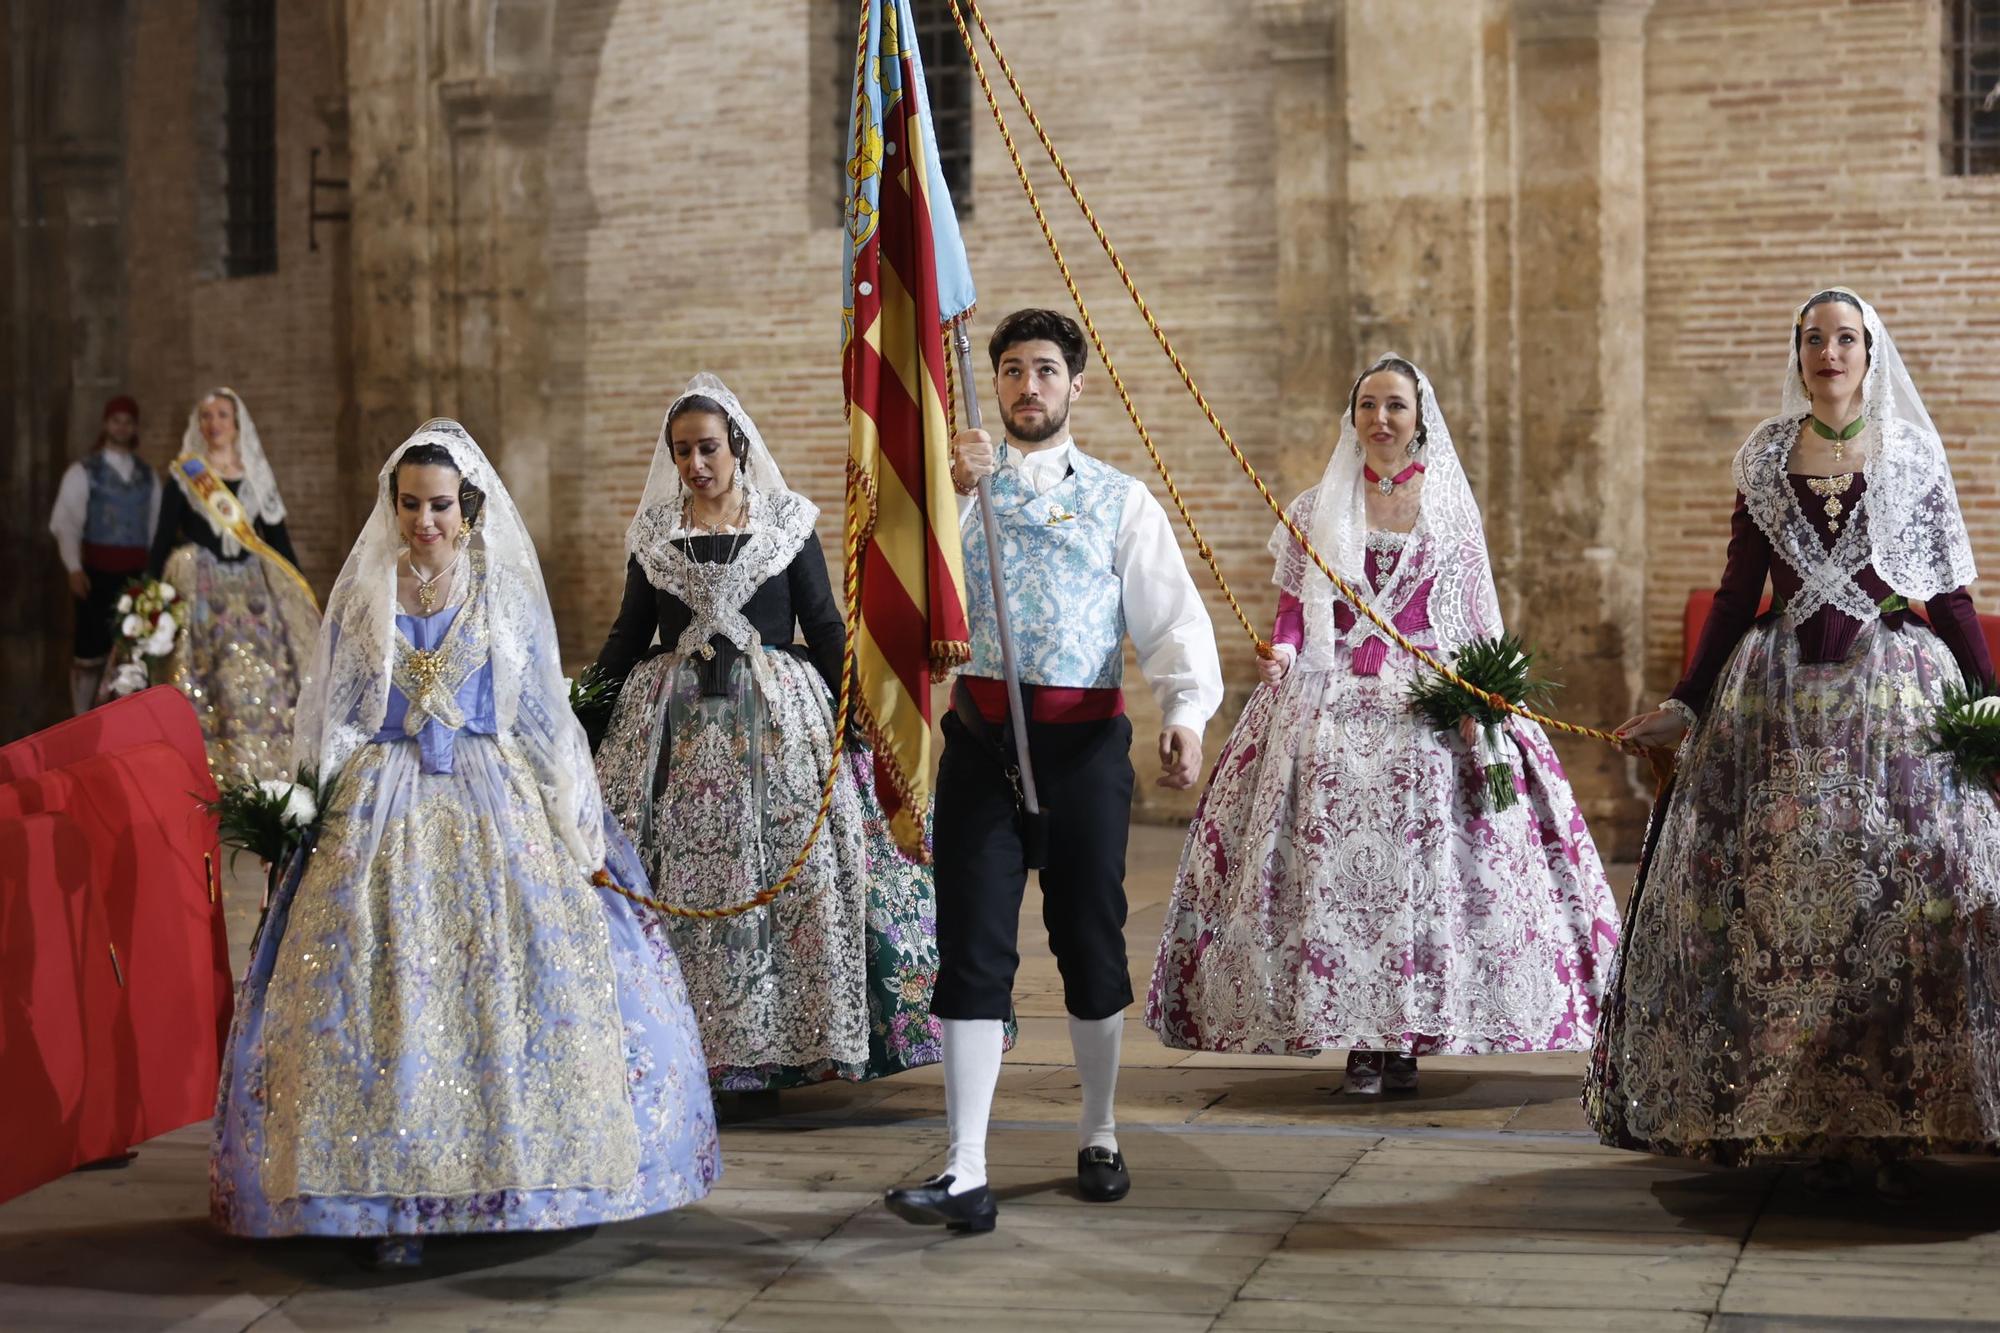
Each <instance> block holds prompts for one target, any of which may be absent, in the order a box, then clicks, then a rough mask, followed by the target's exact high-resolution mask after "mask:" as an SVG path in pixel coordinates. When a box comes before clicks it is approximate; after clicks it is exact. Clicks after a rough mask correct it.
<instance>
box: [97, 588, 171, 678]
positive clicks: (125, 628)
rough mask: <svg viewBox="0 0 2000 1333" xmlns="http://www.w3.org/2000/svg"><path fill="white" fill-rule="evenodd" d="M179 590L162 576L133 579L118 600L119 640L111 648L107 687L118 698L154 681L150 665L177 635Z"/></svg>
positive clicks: (159, 657) (169, 647) (168, 649)
mask: <svg viewBox="0 0 2000 1333" xmlns="http://www.w3.org/2000/svg"><path fill="white" fill-rule="evenodd" d="M179 610H180V593H178V592H177V591H175V589H174V585H173V584H171V583H168V582H166V581H165V580H162V579H133V580H132V581H131V582H130V583H128V584H126V585H125V593H124V595H123V596H121V597H120V598H119V599H118V616H119V620H118V640H117V642H116V643H115V644H113V645H112V649H111V661H112V664H113V665H112V669H111V677H110V679H109V680H108V681H107V682H106V689H107V690H108V691H109V692H110V693H111V694H113V695H116V696H117V697H119V698H121V699H122V698H124V697H125V696H126V695H128V694H132V693H134V692H135V691H138V690H143V689H145V688H146V687H147V686H148V685H150V684H152V683H153V669H152V666H151V664H152V663H153V662H156V661H158V660H160V659H161V658H163V657H166V656H167V655H168V654H170V653H172V652H173V650H174V641H175V640H176V639H177V638H178V637H179V636H180V630H181V617H180V615H179V614H177V612H179Z"/></svg>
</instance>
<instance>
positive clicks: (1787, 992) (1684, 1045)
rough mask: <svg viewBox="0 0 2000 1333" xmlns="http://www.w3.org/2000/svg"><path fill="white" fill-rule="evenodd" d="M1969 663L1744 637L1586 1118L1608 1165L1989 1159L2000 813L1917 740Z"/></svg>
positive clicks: (1869, 642)
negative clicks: (1818, 656) (1817, 656)
mask: <svg viewBox="0 0 2000 1333" xmlns="http://www.w3.org/2000/svg"><path fill="white" fill-rule="evenodd" d="M1959 680H1960V675H1959V670H1958V667H1957V664H1956V663H1955V662H1954V661H1953V660H1952V658H1951V655H1950V654H1949V653H1948V652H1946V651H1945V648H1944V646H1943V644H1942V643H1941V642H1940V641H1939V640H1938V638H1937V637H1936V636H1935V635H1934V634H1932V633H1931V631H1930V630H1929V629H1928V628H1926V627H1924V626H1922V625H1919V624H1916V623H1909V624H1906V625H1905V626H1903V627H1901V628H1891V627H1889V626H1885V625H1882V624H1880V623H1877V624H1874V625H1870V626H1867V627H1865V628H1864V629H1863V630H1862V632H1861V637H1860V638H1859V639H1858V640H1856V642H1855V645H1854V648H1853V650H1852V652H1851V653H1850V654H1849V656H1848V658H1847V659H1846V660H1845V661H1841V662H1828V663H1803V662H1801V661H1800V660H1799V651H1798V642H1797V636H1796V635H1795V634H1794V633H1793V631H1792V630H1791V629H1790V628H1789V627H1788V626H1786V625H1785V624H1784V623H1783V622H1782V621H1781V620H1780V619H1779V618H1777V617H1766V618H1765V619H1763V620H1761V621H1759V622H1758V623H1757V624H1756V625H1755V626H1753V627H1752V629H1751V630H1750V632H1749V634H1748V635H1746V636H1745V638H1744V640H1743V642H1742V643H1741V644H1739V645H1738V646H1737V649H1736V652H1735V654H1734V655H1733V656H1732V657H1731V658H1730V659H1729V663H1728V665H1727V666H1726V667H1725V668H1724V670H1723V673H1722V677H1721V679H1720V680H1719V681H1718V682H1717V683H1716V686H1715V691H1714V693H1713V695H1712V697H1711V702H1710V704H1709V708H1708V712H1707V715H1706V716H1705V717H1704V718H1703V719H1702V721H1701V723H1700V725H1699V726H1697V727H1696V728H1695V730H1694V732H1693V734H1692V735H1691V736H1690V738H1689V740H1688V742H1687V745H1686V747H1685V749H1684V750H1683V751H1682V756H1681V762H1680V767H1679V772H1678V775H1677V776H1676V779H1675V783H1674V789H1673V791H1672V792H1671V794H1670V795H1669V796H1668V797H1667V798H1666V799H1665V800H1664V801H1663V802H1662V804H1661V805H1660V806H1659V808H1657V809H1656V810H1655V812H1654V827H1653V828H1652V830H1651V831H1650V835H1649V840H1648V841H1649V850H1648V857H1647V860H1646V862H1645V863H1644V865H1643V866H1642V868H1641V875H1640V882H1639V884H1638V885H1637V886H1636V887H1635V889H1634V891H1633V899H1632V902H1631V904H1630V905H1629V907H1628V909H1627V924H1626V929H1625V941H1626V943H1625V948H1624V951H1623V954H1622V956H1621V957H1620V959H1619V961H1618V964H1617V966H1616V967H1615V969H1614V980H1613V983H1612V987H1611V989H1610V991H1609V992H1608V993H1607V997H1606V1011H1605V1021H1604V1024H1603V1026H1602V1027H1601V1029H1600V1030H1599V1032H1598V1037H1597V1045H1596V1049H1595V1051H1594V1053H1593V1056H1592V1061H1591V1071H1590V1078H1589V1082H1588V1085H1587V1087H1586V1091H1585V1095H1584V1102H1585V1106H1586V1109H1587V1110H1588V1112H1589V1114H1590V1118H1591V1122H1592V1124H1593V1125H1594V1126H1595V1128H1596V1129H1597V1131H1598V1133H1599V1134H1600V1135H1601V1136H1602V1137H1603V1139H1604V1141H1605V1142H1606V1143H1610V1144H1613V1145H1616V1146H1620V1147H1628V1148H1640V1149H1644V1150H1647V1151H1651V1152H1659V1153H1668V1154H1673V1155H1676V1156H1684V1157H1696V1158H1704V1159H1707V1160H1710V1161H1716V1162H1723V1163H1744V1162H1750V1161H1754V1160H1757V1159H1759V1158H1767V1157H1793V1156H1804V1155H1826V1156H1837V1157H1846V1158H1852V1159H1855V1160H1859V1161H1883V1160H1889V1159H1893V1158H1896V1157H1900V1156H1907V1155H1914V1154H1921V1153H1927V1152H1940V1151H1958V1150H1969V1149H1983V1148H1986V1147H1987V1146H1989V1145H1991V1144H1992V1143H1993V1141H1994V1139H1995V1125H1996V1120H1995V1098H1994V1093H1993V1089H1994V1086H1995V1084H1994V1070H1993V1069H1992V1068H1991V1065H1992V1062H1993V1061H1994V1059H1995V1056H1996V1052H2000V1046H1996V1037H2000V1032H1996V1029H1995V1023H1994V1008H1995V1006H1994V1005H1993V1003H1992V997H1993V994H1994V980H1995V968H1996V959H2000V948H1996V939H1995V934H1994V928H1995V914H1994V911H1993V908H1992V906H1991V899H1992V896H1993V894H1994V893H1995V891H1996V889H2000V807H1996V805H1995V802H1994V799H1993V796H1992V794H1991V793H1990V792H1987V791H1983V790H1969V789H1966V788H1965V787H1964V786H1962V784H1961V782H1960V780H1959V778H1958V775H1957V773H1956V771H1955V770H1954V769H1953V768H1952V766H1951V764H1950V763H1949V761H1947V760H1946V759H1945V758H1944V757H1942V756H1940V755H1937V754H1935V753H1932V752H1931V749H1930V746H1929V744H1928V742H1927V741H1926V740H1925V735H1924V733H1925V729H1926V727H1927V726H1928V725H1929V722H1930V718H1931V714H1932V710H1933V709H1934V708H1935V707H1936V705H1937V704H1938V703H1939V701H1940V700H1941V698H1942V695H1943V691H1944V687H1945V686H1946V685H1947V684H1954V683H1957V682H1958V681H1959Z"/></svg>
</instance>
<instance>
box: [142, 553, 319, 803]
mask: <svg viewBox="0 0 2000 1333" xmlns="http://www.w3.org/2000/svg"><path fill="white" fill-rule="evenodd" d="M162 577H163V578H164V579H165V580H166V581H167V582H168V583H171V584H172V585H173V586H174V591H176V592H177V593H179V594H180V596H181V598H182V600H181V601H180V602H178V603H176V604H175V611H176V614H177V615H179V614H184V615H185V616H186V617H187V618H186V621H185V623H184V625H183V627H182V630H181V634H180V637H179V639H178V640H177V641H176V643H175V645H174V651H173V654H172V655H171V656H170V657H169V658H168V659H167V661H166V664H165V670H164V672H156V674H155V677H154V679H155V680H160V681H169V682H171V683H172V684H173V685H174V686H175V687H176V688H178V689H179V690H180V691H181V693H183V694H185V695H187V697H188V701H189V702H190V703H192V704H193V705H194V711H195V715H196V716H197V717H198V718H200V719H201V734H202V737H203V739H204V740H206V741H207V742H208V766H209V769H210V771H212V772H213V773H215V774H216V776H217V777H218V778H219V779H222V780H233V779H235V778H236V777H238V776H240V775H241V773H242V772H243V770H244V769H245V768H248V769H249V771H250V776H251V777H252V778H254V779H257V780H259V781H263V780H265V779H270V778H290V777H291V776H292V768H291V749H292V710H293V709H294V708H295V707H296V706H297V704H298V701H299V693H300V691H301V690H303V689H304V687H305V683H306V677H307V675H308V673H309V672H310V671H311V669H312V654H313V645H314V642H315V641H316V639H317V638H318V635H319V613H318V612H317V611H315V610H314V609H313V606H312V602H311V601H310V600H309V599H308V598H307V597H306V595H305V593H304V592H302V591H301V590H300V588H299V586H298V585H297V584H296V583H294V582H293V581H292V580H291V579H290V578H288V577H286V576H285V575H283V574H278V573H274V572H273V571H272V570H271V568H270V566H269V565H267V564H266V563H265V562H264V560H263V559H262V558H261V557H258V556H254V555H253V556H251V557H250V558H249V559H247V560H238V561H228V560H221V559H218V558H217V557H216V555H215V554H214V552H212V551H209V550H208V549H206V548H205V547H201V546H197V545H194V544H193V543H189V544H188V545H186V546H183V547H181V548H180V549H178V550H176V551H175V552H174V553H173V554H172V555H171V556H169V557H167V564H166V568H165V569H164V570H163V571H162Z"/></svg>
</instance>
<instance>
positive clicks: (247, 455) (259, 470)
mask: <svg viewBox="0 0 2000 1333" xmlns="http://www.w3.org/2000/svg"><path fill="white" fill-rule="evenodd" d="M211 398H227V399H228V400H229V401H230V402H231V403H233V404H235V406H236V454H237V457H238V459H240V460H241V462H242V464H243V479H242V480H241V481H238V482H234V483H232V488H233V489H234V490H235V492H236V501H237V503H238V504H240V505H242V506H243V512H244V513H246V514H248V515H249V516H250V518H251V519H252V520H253V521H255V520H259V519H261V520H262V521H263V522H264V523H265V524H266V525H267V526H269V525H273V524H278V523H283V522H284V521H285V501H284V497H282V496H281V495H279V494H278V479H277V477H276V476H275V475H273V473H272V472H271V462H270V460H269V459H268V458H266V457H265V456H264V441H263V438H262V437H261V436H259V435H258V434H257V423H256V422H254V421H252V420H251V419H250V409H249V408H248V407H246V406H244V403H243V397H242V395H241V394H239V393H237V392H236V390H234V389H227V388H224V389H214V390H211V391H209V392H208V393H205V394H203V395H202V396H201V397H200V398H197V399H196V400H195V404H194V407H193V408H192V409H190V410H189V412H188V420H187V428H186V429H185V430H183V431H182V432H181V454H182V456H183V457H189V458H199V459H201V460H202V461H203V462H204V463H205V462H207V461H208V441H207V440H206V439H204V438H203V436H202V433H201V405H202V404H203V403H205V402H207V401H208V400H209V399H211ZM167 471H168V475H170V476H172V477H173V479H174V484H175V485H177V486H179V487H180V488H181V493H182V494H183V495H185V496H187V499H188V508H190V509H192V510H193V511H194V512H195V513H196V514H198V515H200V516H201V519H202V521H203V522H204V523H206V524H208V526H209V527H210V528H211V529H212V530H213V531H214V532H215V535H216V537H218V538H219V539H220V540H221V542H222V554H223V556H224V557H225V558H228V559H234V558H236V557H237V556H239V555H241V554H243V544H242V543H241V542H239V541H237V540H236V534H235V533H233V532H231V531H230V530H229V529H227V528H225V527H223V526H222V525H221V524H219V523H217V522H216V521H215V518H214V516H213V515H211V514H210V513H209V512H208V506H207V505H205V504H203V503H202V502H201V500H200V499H198V498H197V497H196V496H195V494H194V492H193V491H192V490H191V489H190V488H189V486H188V480H187V478H186V477H185V476H183V475H182V473H181V470H180V469H179V468H177V467H176V468H169V469H168V470H167ZM218 480H219V478H218Z"/></svg>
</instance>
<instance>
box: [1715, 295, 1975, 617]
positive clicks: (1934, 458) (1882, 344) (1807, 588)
mask: <svg viewBox="0 0 2000 1333" xmlns="http://www.w3.org/2000/svg"><path fill="white" fill-rule="evenodd" d="M1838 290H1845V289H1838ZM1850 294H1851V293H1850ZM1855 300H1856V301H1858V302H1860V305H1861V314H1862V322H1863V325H1864V327H1866V329H1867V330H1868V335H1869V338H1870V340H1871V342H1872V343H1873V346H1872V347H1871V348H1870V350H1869V354H1868V372H1867V374H1866V376H1865V377H1864V378H1863V380H1862V411H1863V413H1865V414H1866V416H1867V419H1868V424H1867V426H1866V427H1865V428H1863V430H1862V431H1861V433H1860V434H1859V435H1857V436H1856V437H1855V444H1856V446H1857V449H1858V452H1859V453H1860V455H1861V457H1862V458H1863V459H1864V462H1863V465H1862V467H1861V469H1860V470H1861V473H1862V475H1863V476H1864V477H1865V478H1867V488H1866V490H1865V491H1864V492H1863V494H1862V496H1861V500H1860V503H1859V504H1858V506H1857V507H1856V509H1855V511H1854V516H1853V517H1852V518H1851V519H1850V520H1849V521H1848V523H1847V525H1846V527H1844V528H1843V529H1842V530H1841V533H1840V535H1839V537H1838V538H1836V539H1835V541H1834V544H1833V548H1832V549H1831V550H1828V549H1827V546H1826V543H1825V542H1823V541H1822V540H1821V539H1820V536H1819V533H1818V532H1817V531H1816V530H1815V529H1814V527H1813V524H1812V521H1811V520H1810V519H1809V518H1807V516H1806V514H1805V511H1804V510H1803V509H1802V508H1801V507H1800V505H1799V502H1798V496H1797V493H1796V492H1795V491H1794V490H1793V489H1792V486H1791V483H1790V482H1789V480H1788V479H1787V475H1786V474H1787V472H1788V471H1789V466H1788V462H1789V459H1790V458H1791V453H1792V445H1793V442H1794V441H1795V440H1796V439H1797V438H1798V432H1799V427H1800V425H1801V424H1803V422H1804V421H1805V418H1806V416H1807V414H1808V413H1810V412H1811V410H1812V405H1811V402H1810V399H1809V398H1808V396H1807V393H1806V388H1805V381H1804V379H1803V378H1802V377H1801V374H1800V366H1799V351H1798V345H1797V339H1796V338H1794V339H1793V345H1792V348H1791V351H1790V353H1789V356H1788V364H1787V366H1786V371H1785V383H1784V391H1783V393H1782V395H1781V399H1780V407H1779V411H1778V415H1776V416H1774V417H1768V418H1766V419H1765V420H1764V421H1763V422H1762V423H1760V424H1759V425H1758V427H1757V429H1755V430H1754V431H1752V432H1751V433H1750V438H1749V439H1747V440H1745V441H1744V442H1743V447H1742V448H1741V449H1739V450H1738V451H1737V453H1736V461H1735V464H1734V466H1733V468H1732V472H1733V474H1734V476H1735V481H1736V489H1737V490H1738V491H1739V492H1741V493H1742V495H1743V498H1744V505H1745V507H1746V508H1747V509H1748V510H1749V512H1750V517H1751V518H1752V519H1753V520H1754V521H1755V522H1756V524H1757V527H1758V529H1759V530H1760V531H1762V532H1763V534H1764V536H1765V539H1766V540H1768V541H1769V542H1770V543H1771V549H1772V550H1773V551H1775V552H1776V553H1777V554H1778V556H1779V558H1781V559H1782V560H1784V561H1785V563H1786V564H1788V565H1790V566H1791V567H1792V569H1793V570H1794V571H1795V572H1796V573H1797V574H1798V575H1799V577H1800V578H1801V579H1802V580H1803V581H1804V582H1803V585H1802V586H1801V587H1800V589H1799V591H1798V595H1797V596H1795V597H1793V598H1792V599H1791V600H1790V601H1789V602H1788V603H1787V604H1786V606H1785V619H1786V620H1787V622H1788V623H1790V624H1792V625H1798V624H1800V623H1802V622H1803V621H1805V620H1807V619H1809V618H1811V617H1812V615H1813V614H1814V613H1816V612H1817V611H1818V610H1819V609H1820V608H1821V607H1824V606H1832V607H1834V608H1836V609H1837V610H1839V611H1841V612H1842V613H1844V614H1846V615H1848V616H1851V617H1853V618H1854V619H1856V620H1860V621H1864V622H1865V621H1869V620H1873V619H1875V618H1876V616H1877V615H1878V614H1879V611H1878V609H1877V607H1876V605H1875V599H1874V598H1872V597H1870V596H1869V595H1868V594H1867V592H1865V591H1864V590H1863V589H1862V587H1861V585H1860V584H1859V582H1857V579H1856V576H1857V575H1859V574H1860V573H1861V571H1862V570H1864V569H1866V568H1868V567H1869V566H1870V565H1873V566H1874V568H1875V572H1876V573H1877V574H1878V575H1880V576H1881V579H1882V581H1883V582H1884V583H1887V584H1888V585H1889V587H1890V588H1891V589H1893V590H1894V591H1895V592H1897V593H1898V594H1900V595H1902V596H1904V597H1907V598H1909V599H1910V600H1911V601H1923V600H1924V599H1926V598H1930V597H1935V596H1937V595H1938V594H1940V593H1946V592H1950V591H1951V590H1952V589H1954V588H1960V587H1963V586H1965V585H1966V584H1968V583H1970V582H1972V580H1973V579H1974V578H1975V577H1976V576H1977V573H1978V571H1977V569H1976V568H1975V567H1974V565H1973V560H1972V541H1971V538H1970V537H1969V536H1968V535H1967V534H1966V530H1965V518H1964V516H1963V515H1962V514H1961V513H1960V512H1959V508H1958V492H1957V490H1956V488H1954V487H1953V485H1952V481H1951V467H1950V465H1949V464H1948V463H1947V462H1946V461H1945V455H1944V445H1943V443H1942V442H1941V441H1940V440H1939V439H1938V433H1937V428H1936V427H1935V426H1933V425H1932V424H1931V418H1930V414H1929V413H1928V412H1926V411H1925V410H1924V403H1923V399H1922V398H1921V397H1919V396H1918V394H1917V388H1916V385H1915V384H1914V383H1912V382H1911V380H1910V375H1909V371H1908V370H1907V369H1905V368H1904V365H1903V359H1902V357H1901V356H1899V355H1898V354H1897V352H1896V344H1895V342H1894V340H1892V339H1891V338H1890V337H1889V331H1888V330H1887V329H1886V328H1884V327H1883V325H1882V320H1881V317H1880V316H1879V315H1877V314H1876V313H1875V308H1874V307H1873V306H1871V305H1869V304H1868V303H1867V302H1866V301H1862V300H1861V298H1860V297H1855ZM1805 313H1806V307H1804V306H1801V307H1800V308H1799V311H1798V316H1799V318H1803V317H1804V315H1805ZM1796 324H1797V321H1796V320H1795V321H1794V327H1796Z"/></svg>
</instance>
